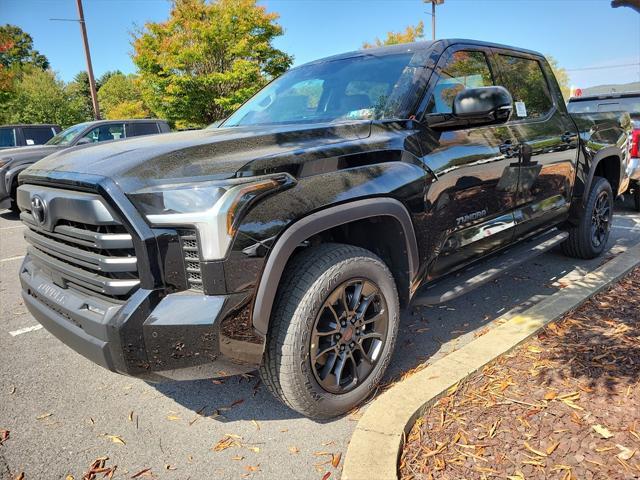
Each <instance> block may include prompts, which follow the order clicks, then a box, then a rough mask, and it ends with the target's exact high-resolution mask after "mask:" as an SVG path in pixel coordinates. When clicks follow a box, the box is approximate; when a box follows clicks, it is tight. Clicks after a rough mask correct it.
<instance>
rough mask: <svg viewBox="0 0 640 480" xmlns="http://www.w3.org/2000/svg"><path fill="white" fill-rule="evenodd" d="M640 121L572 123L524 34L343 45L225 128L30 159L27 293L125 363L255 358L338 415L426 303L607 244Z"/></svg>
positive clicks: (303, 407) (117, 367) (286, 79)
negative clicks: (347, 48)
mask: <svg viewBox="0 0 640 480" xmlns="http://www.w3.org/2000/svg"><path fill="white" fill-rule="evenodd" d="M629 133H630V120H629V116H628V114H619V113H604V114H599V115H591V116H588V117H584V118H580V119H579V123H578V122H576V120H574V118H572V116H571V115H569V113H568V112H567V109H566V106H565V103H564V101H563V100H562V95H561V93H560V89H559V87H558V84H557V82H556V80H555V78H554V76H553V73H552V71H551V68H550V66H549V64H548V63H547V61H546V60H545V58H544V57H543V56H542V55H540V54H539V53H536V52H532V51H529V50H523V49H518V48H513V47H508V46H504V45H496V44H489V43H485V42H479V41H473V40H455V39H453V40H438V41H435V42H421V43H413V44H404V45H395V46H388V47H382V48H374V49H369V50H363V51H357V52H351V53H345V54H342V55H336V56H333V57H329V58H325V59H322V60H318V61H315V62H311V63H308V64H305V65H302V66H300V67H297V68H294V69H292V70H290V71H289V72H287V73H285V74H284V75H282V76H281V77H279V78H277V79H276V80H274V81H273V82H272V83H270V84H269V85H267V86H266V87H265V88H264V89H263V90H262V91H260V92H259V93H257V94H256V95H255V96H254V97H253V98H252V99H250V100H249V101H248V102H247V103H245V104H244V105H243V106H242V107H240V108H239V109H238V110H237V111H236V112H235V113H233V114H232V115H231V116H230V117H229V118H227V119H226V120H225V121H224V122H223V123H222V124H221V125H220V126H219V127H218V128H213V129H205V130H199V131H189V132H179V133H172V134H167V135H160V136H153V137H147V138H137V139H131V140H126V141H121V142H112V143H109V144H104V145H97V146H94V147H92V148H88V149H73V150H67V151H62V152H58V153H55V154H53V155H50V156H48V157H47V158H45V159H44V160H42V161H40V162H38V163H37V164H35V165H33V166H32V167H30V168H28V169H27V170H25V171H24V172H22V174H21V175H20V179H19V182H20V186H19V188H18V190H17V202H18V205H19V207H20V210H21V213H20V218H21V219H22V221H23V222H24V224H25V225H26V226H27V227H28V228H27V229H26V230H25V238H26V240H27V242H28V243H29V246H28V252H27V255H26V257H25V259H24V262H23V264H22V267H21V268H20V272H19V277H20V281H21V283H22V295H23V298H24V302H25V305H26V306H27V308H28V309H29V311H30V312H31V313H32V314H33V316H34V317H35V318H36V319H37V320H38V321H39V322H40V323H41V324H42V325H43V326H44V327H45V328H46V329H47V330H49V331H50V332H51V333H53V334H54V335H55V336H57V337H58V338H59V339H61V340H62V341H63V342H65V343H66V344H67V345H69V346H70V347H71V348H73V349H75V350H76V351H77V352H79V353H81V354H82V355H84V356H85V357H87V358H89V359H90V360H92V361H94V362H96V363H97V364H99V365H102V366H103V367H105V368H107V369H109V370H112V371H114V372H118V373H121V374H126V375H131V376H134V377H139V378H142V379H145V380H149V381H162V380H167V379H171V380H183V379H196V378H209V377H216V376H224V375H233V374H239V373H243V372H248V371H252V370H256V369H259V370H260V375H261V377H262V379H263V381H264V383H265V384H266V386H267V387H268V388H269V389H270V391H271V392H272V393H273V394H274V395H275V396H276V397H277V398H279V399H280V400H281V401H283V402H284V403H285V404H286V405H288V406H289V407H291V408H292V409H294V410H296V411H298V412H300V413H302V414H304V415H307V416H309V417H313V418H329V417H333V416H336V415H340V414H342V413H344V412H347V411H349V410H350V409H352V408H353V407H354V406H355V405H357V404H359V403H360V402H362V401H363V400H364V399H365V398H366V397H367V396H368V395H370V394H371V393H372V392H373V391H374V389H375V387H376V385H378V383H379V382H380V380H381V378H382V376H383V374H384V372H385V369H386V368H387V365H388V364H389V362H390V360H391V356H392V353H393V350H394V344H395V342H396V337H397V334H398V328H399V323H400V313H401V309H403V308H405V307H407V306H408V305H410V304H411V303H412V302H413V303H421V304H438V303H441V302H446V301H448V300H450V299H452V298H455V297H456V296H457V295H461V294H463V293H465V292H466V291H469V290H470V289H471V288H474V287H477V286H478V285H481V284H482V283H483V282H485V281H487V280H488V279H491V278H493V276H495V275H496V274H498V273H499V272H501V271H504V270H505V269H506V268H510V267H512V266H513V265H516V264H517V263H518V262H522V261H526V260H528V259H530V258H532V257H533V255H535V254H537V253H540V252H542V251H544V250H545V249H549V248H551V247H553V246H555V245H561V246H562V250H563V251H564V253H565V254H567V255H569V256H572V257H575V258H594V257H597V256H598V255H601V254H602V252H603V251H604V250H605V248H606V244H607V240H608V236H609V231H610V227H611V220H612V213H613V201H614V198H615V197H616V196H617V195H618V194H620V193H621V192H623V191H624V190H625V189H626V188H627V185H628V179H627V178H626V177H625V176H624V173H625V166H626V165H627V162H628V153H629ZM452 272H458V274H457V275H456V276H452V275H450V274H451V273H452ZM398 354H402V353H401V352H400V353H398Z"/></svg>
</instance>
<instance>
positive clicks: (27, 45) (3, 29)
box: [0, 24, 49, 70]
mask: <svg viewBox="0 0 640 480" xmlns="http://www.w3.org/2000/svg"><path fill="white" fill-rule="evenodd" d="M0 65H2V66H3V67H4V68H8V69H10V68H12V67H16V66H19V67H22V66H25V65H31V66H34V67H37V68H39V69H41V70H46V69H47V68H49V60H47V57H45V56H44V55H42V54H41V53H40V52H38V51H37V50H34V48H33V38H31V35H29V34H28V33H26V32H24V31H22V29H21V28H20V27H16V26H15V25H9V24H6V25H3V26H0Z"/></svg>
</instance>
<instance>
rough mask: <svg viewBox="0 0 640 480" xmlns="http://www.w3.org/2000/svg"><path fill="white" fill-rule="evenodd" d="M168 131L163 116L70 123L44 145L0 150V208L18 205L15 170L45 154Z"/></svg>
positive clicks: (30, 163)
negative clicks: (148, 118)
mask: <svg viewBox="0 0 640 480" xmlns="http://www.w3.org/2000/svg"><path fill="white" fill-rule="evenodd" d="M169 131H170V129H169V125H168V124H167V122H165V121H164V120H153V119H150V120H97V121H94V122H86V123H79V124H77V125H74V126H72V127H69V128H67V129H66V130H65V131H64V132H60V133H58V134H57V135H56V136H54V137H53V138H51V139H50V140H49V141H47V142H46V143H45V144H44V145H40V146H31V147H23V148H11V149H5V150H0V210H2V209H3V208H9V207H11V208H13V209H17V206H16V204H15V199H16V188H18V174H19V173H20V172H22V171H23V170H24V169H25V168H27V167H28V166H29V165H32V164H34V163H35V162H37V161H38V160H40V159H42V158H44V157H46V156H47V155H51V154H52V153H54V152H59V151H60V150H65V149H67V148H71V147H76V146H80V145H90V144H94V143H99V142H106V141H111V140H121V139H124V138H128V137H137V136H140V135H153V134H157V133H166V132H169Z"/></svg>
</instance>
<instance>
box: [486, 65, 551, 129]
mask: <svg viewBox="0 0 640 480" xmlns="http://www.w3.org/2000/svg"><path fill="white" fill-rule="evenodd" d="M498 62H499V64H500V70H501V71H502V75H503V77H504V83H505V85H504V87H505V88H506V89H507V90H509V93H511V96H512V97H513V104H514V105H513V113H512V114H511V119H512V120H524V119H530V118H538V117H542V116H544V115H546V114H547V112H548V111H549V110H551V107H552V106H553V101H552V99H551V95H550V94H549V88H548V85H547V80H546V79H545V77H544V74H543V73H542V67H541V66H540V62H538V61H537V60H532V59H529V58H521V57H512V56H510V55H498Z"/></svg>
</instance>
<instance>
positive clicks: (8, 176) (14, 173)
mask: <svg viewBox="0 0 640 480" xmlns="http://www.w3.org/2000/svg"><path fill="white" fill-rule="evenodd" d="M31 165H33V163H21V164H20V165H16V166H15V167H13V168H10V169H9V170H7V171H6V173H5V176H4V182H5V186H6V189H7V195H8V196H10V195H11V185H13V182H14V181H16V182H17V181H18V175H20V173H21V172H22V171H23V170H26V169H27V167H30V166H31Z"/></svg>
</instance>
